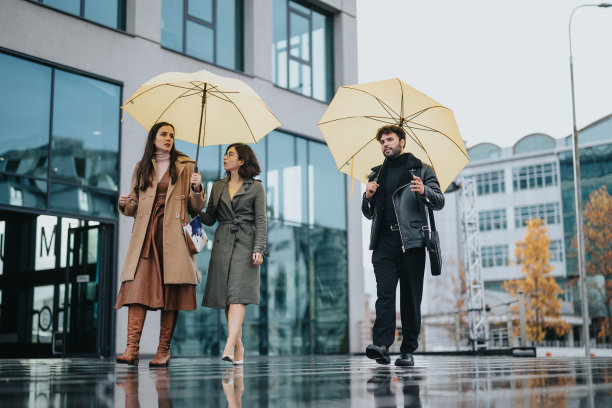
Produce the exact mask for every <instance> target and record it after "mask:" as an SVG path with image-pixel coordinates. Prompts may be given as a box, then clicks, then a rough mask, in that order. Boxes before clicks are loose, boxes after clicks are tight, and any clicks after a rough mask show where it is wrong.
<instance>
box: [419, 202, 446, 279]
mask: <svg viewBox="0 0 612 408" xmlns="http://www.w3.org/2000/svg"><path fill="white" fill-rule="evenodd" d="M427 212H428V213H429V217H428V218H429V220H428V221H429V226H428V227H427V229H426V230H425V231H423V233H424V235H425V246H426V247H427V253H428V254H429V266H430V267H431V274H432V275H433V276H439V275H440V274H441V273H442V251H441V250H440V236H439V235H438V231H436V221H435V220H434V215H433V211H432V209H431V208H430V207H429V206H427Z"/></svg>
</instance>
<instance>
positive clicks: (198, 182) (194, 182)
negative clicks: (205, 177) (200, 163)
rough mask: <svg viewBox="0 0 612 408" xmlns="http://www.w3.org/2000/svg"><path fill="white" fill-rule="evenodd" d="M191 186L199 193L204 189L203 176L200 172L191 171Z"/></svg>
mask: <svg viewBox="0 0 612 408" xmlns="http://www.w3.org/2000/svg"><path fill="white" fill-rule="evenodd" d="M191 186H192V187H193V191H196V192H198V193H199V192H200V191H202V188H201V186H202V176H200V173H191Z"/></svg>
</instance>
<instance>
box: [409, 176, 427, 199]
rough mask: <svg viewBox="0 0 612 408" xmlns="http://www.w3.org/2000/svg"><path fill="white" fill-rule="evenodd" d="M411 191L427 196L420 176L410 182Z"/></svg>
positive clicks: (414, 177)
mask: <svg viewBox="0 0 612 408" xmlns="http://www.w3.org/2000/svg"><path fill="white" fill-rule="evenodd" d="M410 190H411V191H416V192H417V193H419V194H420V195H423V194H425V185H424V184H423V180H421V178H420V177H418V176H413V178H412V181H411V182H410Z"/></svg>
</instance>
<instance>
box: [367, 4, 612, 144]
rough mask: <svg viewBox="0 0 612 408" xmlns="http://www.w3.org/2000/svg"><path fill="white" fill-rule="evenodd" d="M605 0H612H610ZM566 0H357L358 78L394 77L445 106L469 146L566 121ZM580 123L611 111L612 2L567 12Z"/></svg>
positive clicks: (563, 127)
mask: <svg viewBox="0 0 612 408" xmlns="http://www.w3.org/2000/svg"><path fill="white" fill-rule="evenodd" d="M611 2H612V1H611ZM580 4H584V3H583V2H581V1H571V0H514V1H498V0H488V1H487V0H464V1H457V0H419V1H415V0H357V33H358V52H359V82H370V81H376V80H381V79H387V78H392V77H398V78H400V79H402V80H403V81H405V82H406V83H408V84H409V85H411V86H413V87H415V88H416V89H418V90H420V91H421V92H423V93H425V94H427V95H428V96H430V97H431V98H433V99H435V100H437V101H438V102H439V103H441V104H443V105H445V106H447V107H449V108H451V109H453V110H454V112H455V117H456V118H457V122H458V124H459V129H460V131H461V134H462V135H463V138H464V140H466V141H467V142H468V146H473V145H475V144H477V143H481V142H492V143H496V144H498V145H500V146H502V147H506V146H511V145H512V144H514V143H515V142H516V141H517V140H519V139H520V138H521V137H523V136H525V135H528V134H530V133H538V132H542V133H546V134H549V135H551V136H553V137H555V138H559V137H563V136H567V135H569V134H570V133H571V131H572V116H571V92H570V75H569V73H570V70H569V39H568V22H569V18H570V14H571V12H572V10H573V9H574V7H576V6H577V5H580ZM572 49H573V53H574V81H575V89H576V117H577V123H578V128H581V127H584V126H586V125H588V124H589V123H592V122H593V121H595V120H597V119H599V118H601V117H603V116H606V115H608V114H610V113H612V7H611V8H595V7H589V8H581V9H579V10H578V11H577V12H576V13H575V14H574V18H573V20H572Z"/></svg>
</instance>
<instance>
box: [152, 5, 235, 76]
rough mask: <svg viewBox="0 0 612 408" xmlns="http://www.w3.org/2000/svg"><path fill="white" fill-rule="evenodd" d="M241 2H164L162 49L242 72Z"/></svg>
mask: <svg viewBox="0 0 612 408" xmlns="http://www.w3.org/2000/svg"><path fill="white" fill-rule="evenodd" d="M243 31H244V29H243V2H242V0H162V22H161V34H162V36H161V43H162V46H164V47H166V48H169V49H172V50H174V51H178V52H181V53H184V54H187V55H190V56H192V57H194V58H198V59H201V60H203V61H206V62H211V63H213V64H217V65H220V66H222V67H225V68H230V69H235V70H238V71H242V70H243V39H242V37H243Z"/></svg>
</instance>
